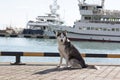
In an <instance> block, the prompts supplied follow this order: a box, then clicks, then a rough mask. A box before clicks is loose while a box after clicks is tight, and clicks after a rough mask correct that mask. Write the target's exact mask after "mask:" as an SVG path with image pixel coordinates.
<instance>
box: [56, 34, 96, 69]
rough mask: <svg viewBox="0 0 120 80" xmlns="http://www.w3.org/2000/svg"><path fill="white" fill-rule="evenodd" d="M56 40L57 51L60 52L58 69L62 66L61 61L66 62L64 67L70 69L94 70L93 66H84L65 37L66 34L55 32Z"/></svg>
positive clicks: (77, 53)
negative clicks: (88, 68)
mask: <svg viewBox="0 0 120 80" xmlns="http://www.w3.org/2000/svg"><path fill="white" fill-rule="evenodd" d="M56 38H57V41H58V50H59V52H60V63H59V65H58V67H60V66H61V65H62V59H63V58H64V59H65V60H66V67H71V68H80V69H81V68H87V67H90V68H95V69H97V68H96V67H95V66H88V65H86V64H85V61H84V59H83V58H82V56H81V54H80V52H79V51H78V50H77V49H76V48H75V47H74V45H72V44H71V42H70V40H69V39H68V38H67V36H66V32H56Z"/></svg>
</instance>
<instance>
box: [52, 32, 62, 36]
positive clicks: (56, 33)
mask: <svg viewBox="0 0 120 80" xmlns="http://www.w3.org/2000/svg"><path fill="white" fill-rule="evenodd" d="M53 32H54V34H55V35H56V37H58V36H59V35H60V34H61V33H60V32H59V31H53Z"/></svg>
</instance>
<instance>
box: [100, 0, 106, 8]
mask: <svg viewBox="0 0 120 80" xmlns="http://www.w3.org/2000/svg"><path fill="white" fill-rule="evenodd" d="M104 3H105V0H102V2H101V6H102V8H103V9H104Z"/></svg>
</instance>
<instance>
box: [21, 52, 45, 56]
mask: <svg viewBox="0 0 120 80" xmlns="http://www.w3.org/2000/svg"><path fill="white" fill-rule="evenodd" d="M23 56H44V53H42V52H41V53H40V52H38V53H37V52H24V53H23Z"/></svg>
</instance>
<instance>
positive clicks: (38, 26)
mask: <svg viewBox="0 0 120 80" xmlns="http://www.w3.org/2000/svg"><path fill="white" fill-rule="evenodd" d="M58 9H59V5H58V4H57V0H53V4H52V5H50V10H51V13H49V14H47V15H45V16H38V17H37V18H36V21H31V20H30V21H28V23H27V29H24V31H23V34H24V37H31V36H32V37H41V36H43V37H55V34H54V33H53V31H52V30H53V28H52V27H56V26H63V25H64V21H62V20H61V19H60V16H59V14H57V10H58Z"/></svg>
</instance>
